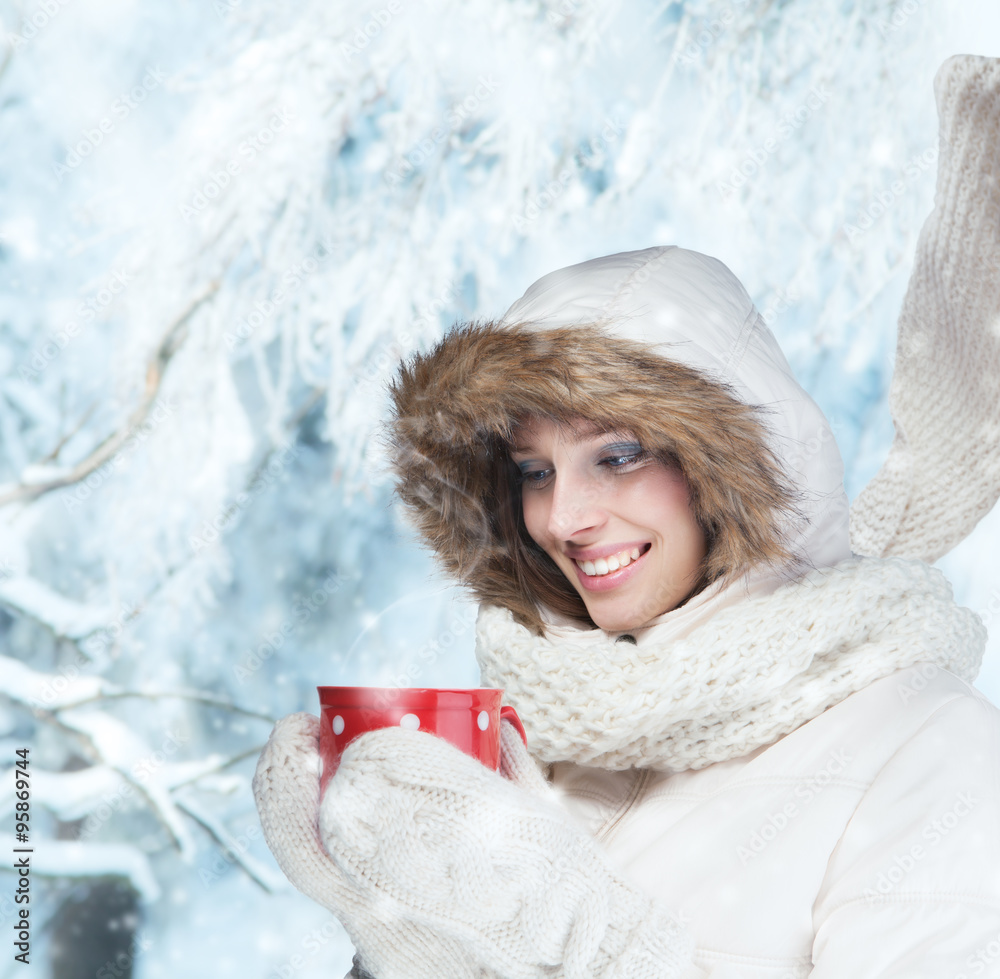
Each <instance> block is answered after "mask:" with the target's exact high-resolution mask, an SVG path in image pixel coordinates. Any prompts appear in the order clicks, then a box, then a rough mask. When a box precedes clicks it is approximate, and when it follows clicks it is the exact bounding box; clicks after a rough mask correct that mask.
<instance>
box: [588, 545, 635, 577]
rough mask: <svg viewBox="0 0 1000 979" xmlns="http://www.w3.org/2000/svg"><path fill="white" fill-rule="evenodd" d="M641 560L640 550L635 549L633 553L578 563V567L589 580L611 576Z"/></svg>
mask: <svg viewBox="0 0 1000 979" xmlns="http://www.w3.org/2000/svg"><path fill="white" fill-rule="evenodd" d="M638 560H639V548H638V547H633V548H632V550H631V552H629V551H622V552H621V553H620V554H611V555H609V556H608V557H606V558H603V557H599V558H598V559H597V560H596V561H577V562H576V563H577V567H579V568H580V570H581V571H583V573H584V574H585V575H587V576H588V577H589V578H594V577H600V576H601V575H606V574H610V573H611V572H612V571H617V570H618V569H619V568H625V567H628V565H630V564H631V563H632V562H633V561H638Z"/></svg>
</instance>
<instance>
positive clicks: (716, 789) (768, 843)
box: [553, 664, 1000, 979]
mask: <svg viewBox="0 0 1000 979" xmlns="http://www.w3.org/2000/svg"><path fill="white" fill-rule="evenodd" d="M553 784H554V785H555V786H556V788H558V789H559V790H560V791H561V792H562V793H563V798H564V800H565V804H566V806H567V808H568V810H569V811H570V812H571V813H572V814H573V816H574V817H576V818H577V819H578V820H580V821H581V822H582V823H583V824H584V825H585V826H586V827H587V828H588V829H589V830H590V831H591V832H592V833H593V834H594V835H595V836H596V837H597V839H598V840H600V841H601V842H602V843H603V845H604V847H605V849H606V852H607V854H608V856H609V858H610V860H611V861H612V863H613V864H614V866H615V867H616V868H617V869H618V870H619V871H620V872H621V874H622V875H623V876H624V877H625V878H626V879H628V880H630V881H632V882H633V883H634V884H636V885H637V886H640V887H642V888H643V889H644V890H645V891H646V893H648V894H649V895H650V896H652V897H654V898H657V899H659V900H660V901H661V902H662V903H663V904H664V905H666V906H667V907H668V908H671V909H674V910H676V911H677V912H678V914H679V915H680V916H681V918H682V920H683V921H685V922H686V923H687V926H688V927H689V928H690V930H691V931H692V933H693V934H694V936H695V942H696V952H695V956H694V962H695V966H694V967H693V968H692V969H691V971H690V973H686V974H685V976H684V979H702V977H711V979H801V977H806V976H808V977H810V979H963V977H972V976H1000V710H998V709H997V708H996V707H995V706H993V705H992V704H991V703H990V702H989V701H988V700H986V698H985V697H983V695H982V694H980V693H979V692H978V691H977V690H975V689H974V688H972V687H970V686H969V685H968V684H966V683H964V682H963V681H961V680H959V679H958V678H957V677H955V676H953V675H952V674H950V673H948V672H947V671H944V670H940V669H937V668H936V667H934V666H932V665H929V664H928V665H925V666H917V667H912V668H909V669H906V670H901V671H899V672H898V673H895V674H892V675H890V676H887V677H885V678H883V679H882V680H879V681H876V682H875V683H873V684H871V685H870V686H869V687H867V688H866V689H864V690H861V691H859V692H858V693H855V694H853V695H852V696H850V697H848V698H847V699H846V700H844V701H842V702H841V703H839V704H837V705H836V706H834V707H831V708H830V709H829V710H827V711H826V712H824V713H823V714H821V715H820V716H819V717H816V718H814V719H813V720H811V721H809V722H808V723H806V724H803V725H802V726H801V727H800V728H798V729H797V730H796V731H794V732H792V733H791V734H789V735H786V736H785V737H783V738H782V739H781V740H779V741H778V742H777V743H775V744H772V745H770V746H767V747H763V748H758V749H757V750H756V751H753V752H751V753H750V754H748V755H746V756H744V757H742V758H738V759H734V760H732V761H727V762H721V763H718V764H716V765H712V766H710V767H708V768H704V769H702V770H700V771H688V772H682V773H679V774H675V775H665V774H661V773H657V772H653V771H650V770H633V771H628V772H607V771H601V770H597V769H592V768H584V767H581V766H578V765H574V764H572V763H569V762H560V763H557V764H555V765H554V766H553Z"/></svg>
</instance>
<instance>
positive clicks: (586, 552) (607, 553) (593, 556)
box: [566, 540, 651, 561]
mask: <svg viewBox="0 0 1000 979" xmlns="http://www.w3.org/2000/svg"><path fill="white" fill-rule="evenodd" d="M650 543H651V542H650V541H648V540H634V541H625V542H624V543H623V544H604V545H603V546H601V547H585V548H583V550H574V551H567V552H566V557H568V558H569V559H570V560H571V561H596V560H597V559H598V558H599V557H611V555H612V554H621V552H622V551H631V550H632V549H633V548H636V547H638V548H639V557H642V549H643V548H644V547H645V546H646V545H647V544H650ZM636 560H638V558H637V559H636Z"/></svg>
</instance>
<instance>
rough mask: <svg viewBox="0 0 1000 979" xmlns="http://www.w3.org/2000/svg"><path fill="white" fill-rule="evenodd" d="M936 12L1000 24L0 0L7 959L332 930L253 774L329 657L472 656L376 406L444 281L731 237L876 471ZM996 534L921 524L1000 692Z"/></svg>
mask: <svg viewBox="0 0 1000 979" xmlns="http://www.w3.org/2000/svg"><path fill="white" fill-rule="evenodd" d="M958 52H972V53H978V54H992V55H1000V12H998V10H997V6H996V4H995V2H994V0H962V2H945V0H904V2H899V3H892V2H875V0H784V2H783V0H731V2H726V0H717V2H711V3H709V2H704V0H701V2H699V0H695V2H676V0H675V2H669V0H666V2H652V0H647V2H632V3H628V4H625V3H617V2H603V0H513V2H502V0H465V2H451V0H424V2H421V3H419V4H418V3H415V2H414V0H374V3H373V4H372V5H365V6H359V5H357V4H355V3H351V2H348V0H317V2H309V0H300V2H296V3H280V2H267V0H200V2H199V3H197V4H195V3H193V2H190V0H175V2H173V3H170V4H149V3H147V4H140V3H138V2H136V0H42V2H39V3H35V2H32V0H27V2H24V3H20V2H16V0H0V647H2V649H0V652H2V658H0V679H2V689H3V691H4V696H3V697H0V746H2V750H0V765H2V766H4V767H7V766H9V765H10V764H12V762H13V759H14V749H15V748H16V747H19V746H23V745H30V746H31V761H32V771H33V774H32V776H31V778H32V782H33V794H32V805H33V810H32V821H33V842H34V843H35V844H36V846H37V849H36V850H35V853H34V854H33V867H34V876H33V891H32V904H31V908H32V912H33V917H32V924H33V929H34V938H33V958H32V965H31V966H30V967H29V969H28V971H27V973H25V971H23V966H20V965H19V964H18V963H12V962H11V958H10V955H8V954H7V953H6V952H5V953H4V955H3V958H2V960H0V979H2V977H5V976H14V975H18V976H20V975H25V974H30V975H37V976H53V977H55V979H77V977H80V979H83V977H97V979H106V977H107V976H111V975H114V976H116V977H119V979H120V977H123V976H124V977H128V976H135V977H141V979H161V977H163V979H166V977H174V976H177V975H184V976H189V977H192V979H200V977H212V979H224V977H229V976H232V977H240V979H258V977H259V979H272V977H280V979H291V977H292V976H295V977H297V979H319V977H323V979H329V977H330V976H339V975H341V974H342V973H343V972H344V971H346V970H347V968H348V965H349V962H350V958H351V950H350V946H349V943H348V942H347V939H346V936H345V935H344V933H343V931H342V930H341V928H340V926H339V925H338V924H337V923H336V921H335V920H333V919H332V918H331V917H330V916H329V915H328V914H327V913H326V912H324V911H323V910H322V909H320V908H319V907H317V906H315V905H313V904H312V903H311V902H309V901H308V900H306V899H305V898H303V897H301V896H300V895H298V894H297V893H296V892H295V891H293V890H291V889H290V888H289V887H288V886H287V885H286V884H285V883H284V880H283V878H282V877H281V875H280V873H279V872H278V870H277V867H276V865H275V864H274V862H273V861H272V859H271V857H270V854H269V853H268V851H267V848H266V846H265V844H264V842H263V840H262V838H261V835H260V829H259V823H258V821H257V816H256V812H255V810H254V806H253V799H252V796H251V792H250V778H251V776H252V772H253V766H254V762H255V759H256V757H257V754H258V753H259V751H260V748H261V746H262V744H263V742H264V741H265V739H266V736H267V734H268V732H269V730H270V727H271V724H272V723H273V721H274V720H275V719H276V718H278V717H280V716H282V715H284V714H286V713H289V712H291V711H294V710H300V709H309V710H313V711H315V710H316V707H317V704H316V694H315V689H314V688H315V686H316V685H317V684H320V683H328V684H334V683H376V684H390V683H393V682H395V681H396V678H397V677H399V676H400V675H401V674H402V672H403V670H404V669H405V668H406V666H407V665H408V664H411V663H412V664H419V676H418V678H417V680H418V682H419V684H420V685H449V686H463V685H475V684H476V683H477V680H478V673H477V670H476V668H475V664H474V661H473V658H472V628H471V618H472V610H471V608H470V606H469V605H468V604H467V603H465V602H464V601H463V600H462V598H461V596H459V595H458V594H456V592H455V591H454V590H452V589H450V588H449V587H448V586H447V583H446V582H445V581H443V579H442V578H441V577H440V576H439V575H437V574H436V573H435V572H434V570H433V568H432V566H431V564H430V561H429V559H428V557H427V556H426V555H425V554H424V553H423V552H422V551H421V550H420V549H419V548H417V547H416V545H415V544H414V542H413V541H412V539H411V537H410V534H409V532H408V531H407V529H406V527H405V525H404V524H403V523H402V522H401V520H400V519H399V516H398V514H397V513H396V512H395V508H393V507H391V506H390V505H389V503H390V493H391V486H390V484H389V482H388V480H387V478H386V475H385V471H384V464H383V459H382V457H381V455H380V447H379V446H380V443H379V437H378V423H379V419H380V418H381V417H382V415H383V414H384V410H385V401H384V397H383V393H382V387H381V385H382V383H383V381H384V380H385V378H386V377H388V375H389V373H390V372H391V370H392V367H393V365H394V364H395V362H396V361H397V360H398V359H399V358H400V357H401V356H402V355H403V354H405V353H407V352H409V351H412V350H415V349H419V348H422V347H425V346H426V345H428V344H429V343H430V342H431V341H433V340H434V339H435V338H436V337H438V336H439V335H440V334H441V332H442V330H443V329H444V328H445V327H446V326H447V325H449V324H450V323H452V322H454V321H455V320H456V319H468V318H471V317H473V316H489V315H496V314H499V313H501V312H502V311H503V310H504V309H505V308H506V307H507V305H509V303H510V302H512V301H513V300H514V299H516V298H517V297H518V296H519V295H520V294H521V292H522V291H523V290H524V289H525V288H526V287H527V286H528V285H529V284H530V283H531V282H532V281H533V280H534V279H536V278H537V277H538V276H539V275H541V274H543V273H545V272H548V271H551V270H553V269H556V268H559V267H561V266H564V265H568V264H571V263H573V262H577V261H582V260H584V259H587V258H591V257H595V256H597V255H602V254H606V253H609V252H614V251H619V250H627V249H634V248H644V247H647V246H650V245H654V244H669V243H676V244H681V245H685V246H687V247H690V248H694V249H697V250H700V251H704V252H708V253H709V254H712V255H716V256H718V257H719V258H721V259H722V260H723V261H724V262H726V263H727V264H728V265H729V266H730V267H731V268H732V269H733V270H734V271H735V272H736V273H737V274H738V275H739V276H740V278H741V279H742V280H743V281H744V283H745V284H746V286H747V288H748V289H749V290H750V292H751V294H752V295H753V297H754V299H755V301H756V303H757V305H758V307H759V308H760V309H761V310H762V312H764V314H765V317H766V318H767V319H768V321H769V322H770V323H771V325H772V328H773V329H774V331H775V333H776V334H777V335H778V338H779V340H780V341H781V343H782V345H783V347H784V349H785V351H786V353H787V354H788V356H789V359H790V361H791V363H792V366H793V368H794V369H795V371H796V372H797V374H798V376H799V378H800V379H801V381H802V382H803V383H804V385H805V386H806V387H807V389H808V390H809V391H810V392H811V393H812V394H813V396H814V397H815V398H816V399H817V400H818V401H819V403H820V405H821V406H822V407H823V409H824V410H825V411H826V413H827V415H828V417H829V418H830V419H831V421H832V422H833V424H834V427H835V431H836V433H837V436H838V440H839V442H840V445H841V448H842V451H843V454H844V458H845V462H846V466H847V485H848V491H849V493H850V495H851V496H852V497H853V496H855V495H856V494H857V492H858V491H859V490H860V489H861V487H863V486H864V484H865V483H866V481H867V480H868V479H869V478H870V477H871V476H872V475H873V474H874V472H875V471H876V470H877V469H878V467H879V465H880V463H881V461H882V459H883V458H884V456H885V454H886V452H887V450H888V446H889V443H890V441H891V436H892V426H891V421H890V417H889V412H888V408H887V404H886V395H887V388H888V382H889V378H890V376H891V364H892V357H893V349H894V334H895V320H896V316H897V314H898V310H899V306H900V302H901V298H902V295H903V291H904V288H905V285H906V281H907V277H908V275H909V269H910V266H911V262H912V257H913V251H914V246H915V240H916V236H917V233H918V231H919V229H920V226H921V223H922V221H923V219H924V218H925V216H926V215H927V214H928V212H929V210H930V208H931V204H932V200H933V191H934V180H935V170H936V134H937V119H936V112H935V107H934V99H933V92H932V79H933V75H934V72H935V70H936V68H937V67H938V65H939V64H940V63H941V61H942V60H944V58H945V57H947V56H948V55H950V54H953V53H958ZM741 169H742V171H743V174H744V175H746V174H749V176H743V177H740V175H739V171H740V170H741ZM734 172H735V173H736V174H737V178H736V179H735V180H734V178H733V174H734ZM896 180H901V181H902V182H903V184H904V191H903V193H901V194H892V197H893V200H892V202H891V204H890V206H888V207H885V208H883V209H882V210H881V211H880V210H879V208H878V207H875V208H873V207H872V204H873V203H874V202H876V201H877V200H878V195H880V194H882V195H883V197H884V195H885V194H886V192H887V191H888V190H889V188H890V186H891V185H892V184H893V182H894V181H896ZM890 193H891V192H890ZM998 532H1000V514H998V513H997V512H994V513H993V514H992V515H991V516H990V517H988V518H987V519H986V520H984V521H983V522H982V523H981V524H980V526H979V527H978V528H977V529H976V531H975V532H974V533H973V535H972V536H971V537H970V538H969V539H968V540H967V541H966V542H965V543H964V544H963V545H962V546H961V547H960V548H958V549H957V550H956V551H954V552H953V553H952V554H951V555H949V556H948V557H947V558H946V559H944V560H943V561H942V562H941V566H942V567H944V568H945V570H946V571H947V572H948V574H949V576H950V577H951V578H952V580H953V581H954V583H955V586H956V593H957V596H958V598H959V601H960V602H962V603H963V604H965V605H968V606H969V607H971V608H973V609H975V610H977V611H979V612H980V613H981V614H982V615H983V617H984V619H985V620H986V621H987V624H988V626H989V627H990V629H991V632H992V637H991V644H990V647H989V650H988V653H987V660H986V663H985V666H984V669H983V672H982V674H981V677H980V680H979V686H980V688H981V689H982V690H984V691H985V692H986V693H987V694H988V695H989V696H990V697H991V698H992V699H993V700H994V701H995V702H1000V618H998V617H997V616H998V615H1000V558H998V557H997V548H996V546H995V541H996V540H997V537H998ZM451 635H457V637H458V638H457V639H456V640H454V641H451V640H448V641H449V642H450V645H449V646H448V647H447V650H446V651H445V652H444V653H442V654H441V655H439V656H437V657H428V656H426V655H423V656H418V655H417V654H418V651H419V650H421V649H423V648H424V647H425V644H426V643H428V642H432V641H435V640H437V641H440V640H441V638H442V636H451ZM410 677H411V678H412V673H411V674H410ZM403 682H404V683H405V685H414V680H413V679H406V680H404V681H403ZM11 792H12V779H11V777H10V774H9V773H7V774H5V776H4V780H3V782H2V784H0V818H2V823H0V849H2V850H3V851H4V852H5V853H9V852H10V849H11V847H12V846H13V845H14V843H13V840H12V836H11V833H12V829H13V820H12V818H11V817H12V810H13V798H12V797H11ZM5 859H6V858H5ZM13 888H14V883H13V878H12V875H11V874H10V873H9V872H3V873H0V923H2V924H3V927H4V928H5V931H6V929H8V928H9V926H10V923H11V913H12V910H13V907H14V906H13V905H12V904H11V901H10V897H11V895H12V893H13ZM6 947H7V948H8V949H9V948H10V945H9V942H8V944H7V945H6ZM19 969H20V970H22V971H18V970H19ZM102 969H103V970H104V971H103V973H102V971H101V970H102Z"/></svg>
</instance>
